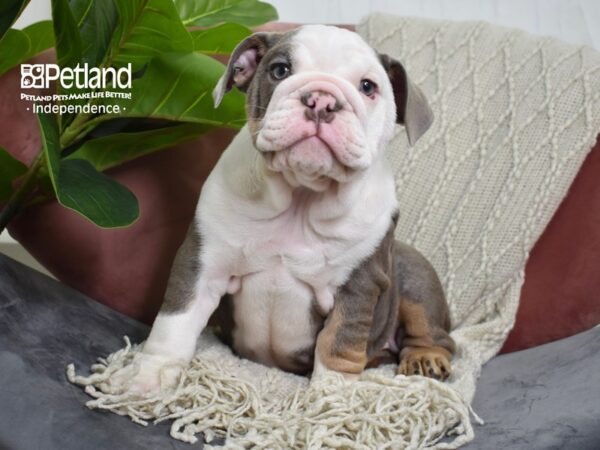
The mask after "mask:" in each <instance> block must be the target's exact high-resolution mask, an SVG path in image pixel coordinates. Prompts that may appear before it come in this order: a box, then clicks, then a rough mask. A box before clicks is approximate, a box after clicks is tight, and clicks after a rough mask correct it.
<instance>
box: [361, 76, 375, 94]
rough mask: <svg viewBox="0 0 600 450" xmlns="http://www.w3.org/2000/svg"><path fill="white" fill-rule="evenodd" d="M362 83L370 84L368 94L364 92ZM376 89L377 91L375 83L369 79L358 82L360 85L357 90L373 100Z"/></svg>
mask: <svg viewBox="0 0 600 450" xmlns="http://www.w3.org/2000/svg"><path fill="white" fill-rule="evenodd" d="M364 82H367V83H370V84H371V86H372V89H371V90H370V91H369V92H365V90H364V89H363V83H364ZM377 89H378V86H377V83H375V82H374V81H373V80H370V79H369V78H363V79H362V80H360V83H359V84H358V90H359V91H360V92H362V93H363V94H364V95H366V96H367V97H371V98H373V97H374V96H375V94H376V93H377Z"/></svg>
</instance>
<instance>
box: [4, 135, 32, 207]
mask: <svg viewBox="0 0 600 450" xmlns="http://www.w3.org/2000/svg"><path fill="white" fill-rule="evenodd" d="M26 171H27V166H26V165H25V164H23V163H22V162H21V161H19V160H18V159H15V158H13V156H12V155H11V154H10V153H8V152H7V151H6V150H5V149H3V148H2V147H0V201H5V200H8V198H9V197H10V194H11V193H12V191H13V188H12V182H13V181H14V180H15V178H17V177H20V176H21V175H23V174H24V173H25V172H26Z"/></svg>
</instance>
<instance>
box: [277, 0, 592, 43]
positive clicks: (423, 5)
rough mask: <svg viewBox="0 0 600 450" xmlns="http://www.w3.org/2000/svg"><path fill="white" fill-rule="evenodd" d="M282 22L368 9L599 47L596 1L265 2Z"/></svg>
mask: <svg viewBox="0 0 600 450" xmlns="http://www.w3.org/2000/svg"><path fill="white" fill-rule="evenodd" d="M266 1H268V2H269V3H271V4H273V5H275V7H277V10H278V11H279V18H280V20H281V21H283V22H300V23H357V22H358V21H359V20H360V19H361V18H362V17H364V16H365V15H366V14H368V13H369V12H372V11H379V12H386V13H390V14H397V15H405V16H417V17H429V18H434V19H449V20H485V21H488V22H492V23H496V24H499V25H503V26H508V27H514V28H521V29H523V30H526V31H529V32H531V33H534V34H541V35H552V36H555V37H558V38H560V39H563V40H565V41H567V42H572V43H575V44H584V45H589V46H592V47H595V48H596V49H600V0H301V1H296V0H266Z"/></svg>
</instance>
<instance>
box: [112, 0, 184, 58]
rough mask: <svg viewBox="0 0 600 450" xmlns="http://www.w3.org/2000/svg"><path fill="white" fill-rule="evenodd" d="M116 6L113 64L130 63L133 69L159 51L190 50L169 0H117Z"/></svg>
mask: <svg viewBox="0 0 600 450" xmlns="http://www.w3.org/2000/svg"><path fill="white" fill-rule="evenodd" d="M116 5H117V9H118V12H119V18H120V20H119V26H118V27H117V29H116V32H115V33H114V36H113V40H112V44H111V47H112V63H113V64H114V65H115V66H117V67H120V66H123V65H126V64H127V63H129V62H130V63H132V66H133V69H134V70H137V69H139V68H141V67H142V66H143V65H144V64H145V63H146V62H148V61H149V60H150V59H151V58H152V57H153V56H156V55H159V54H161V53H165V52H174V53H187V52H191V51H193V49H194V44H193V42H192V38H191V36H190V34H189V32H188V31H187V29H186V28H185V27H184V26H183V23H182V22H181V19H180V18H179V15H178V14H177V10H176V9H175V5H174V4H173V0H126V1H123V0H121V1H117V2H116Z"/></svg>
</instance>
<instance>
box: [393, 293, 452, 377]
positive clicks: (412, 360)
mask: <svg viewBox="0 0 600 450" xmlns="http://www.w3.org/2000/svg"><path fill="white" fill-rule="evenodd" d="M435 316H436V315H435V314H431V313H430V312H429V311H428V310H427V309H426V308H425V306H424V305H423V304H422V303H420V302H416V301H412V300H408V299H405V298H403V299H402V301H401V304H400V323H401V326H402V327H403V335H402V339H401V341H400V342H398V346H399V348H400V355H399V356H400V364H399V366H398V373H399V374H403V375H423V376H427V377H431V378H435V379H438V380H445V379H446V378H448V377H449V376H450V374H451V372H452V368H451V364H450V360H451V359H452V355H453V353H454V350H455V346H454V341H453V340H452V338H451V337H450V336H449V334H448V328H449V327H445V326H444V325H445V324H444V323H439V322H438V321H436V320H435V319H436V317H435Z"/></svg>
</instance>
